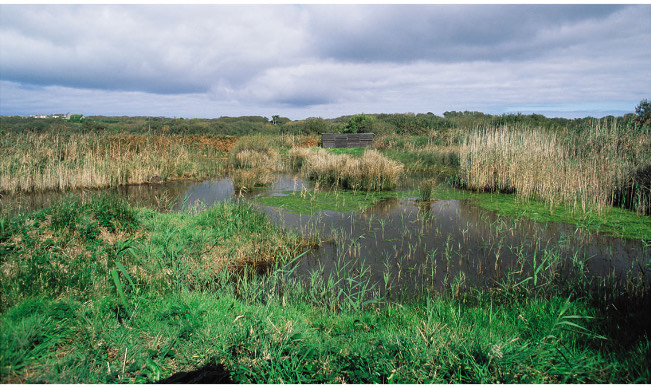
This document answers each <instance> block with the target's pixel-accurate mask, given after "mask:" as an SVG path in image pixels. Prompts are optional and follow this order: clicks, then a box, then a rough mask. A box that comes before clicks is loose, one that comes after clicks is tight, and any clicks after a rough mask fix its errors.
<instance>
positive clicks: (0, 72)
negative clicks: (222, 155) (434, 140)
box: [0, 4, 651, 119]
mask: <svg viewBox="0 0 651 387" xmlns="http://www.w3.org/2000/svg"><path fill="white" fill-rule="evenodd" d="M644 98H647V99H651V5H644V4H641V5H562V4H561V5H438V4H430V5H427V4H425V5H362V4H360V5H320V4H317V5H308V4H303V5H245V6H237V5H224V4H221V5H210V4H208V5H186V6H182V5H103V6H100V5H7V4H3V5H0V114H2V115H14V114H20V115H23V114H36V113H44V114H50V113H59V112H60V113H67V112H71V113H81V114H85V115H97V114H101V115H154V116H167V117H187V118H189V117H205V118H213V117H219V116H226V115H227V116H240V115H262V116H268V117H270V116H271V115H273V114H279V115H281V116H286V117H289V118H291V119H303V118H307V117H323V118H332V117H338V116H341V115H344V114H354V113H361V112H364V113H397V112H398V113H404V112H415V113H426V112H433V113H435V114H438V115H442V113H443V112H444V111H447V110H476V111H483V112H487V113H494V114H501V113H515V112H523V113H530V112H536V113H540V114H545V115H547V116H564V117H577V116H587V115H591V116H597V117H599V116H603V115H607V114H615V115H618V114H625V113H629V112H633V111H634V108H635V106H636V105H637V104H638V103H639V102H640V101H641V100H642V99H644Z"/></svg>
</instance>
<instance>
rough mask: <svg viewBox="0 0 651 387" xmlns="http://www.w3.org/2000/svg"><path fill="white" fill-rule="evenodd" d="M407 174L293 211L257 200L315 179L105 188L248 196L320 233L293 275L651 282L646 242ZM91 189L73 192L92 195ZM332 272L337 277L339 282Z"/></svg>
mask: <svg viewBox="0 0 651 387" xmlns="http://www.w3.org/2000/svg"><path fill="white" fill-rule="evenodd" d="M424 177H425V176H423V175H422V174H410V175H408V176H407V178H405V179H404V180H403V183H402V186H401V187H399V189H398V190H397V191H398V192H397V194H395V195H393V197H390V198H385V199H383V200H380V201H378V202H376V203H374V204H373V205H371V206H370V207H368V208H366V209H364V210H345V211H343V212H340V211H333V210H319V211H313V212H312V213H308V214H305V213H300V212H299V211H294V210H292V209H290V208H284V207H280V206H270V205H264V204H263V203H262V202H261V198H265V197H283V196H287V197H289V196H291V195H292V194H293V195H294V197H296V195H298V194H300V193H303V194H305V193H307V192H310V191H311V190H313V188H314V184H313V183H311V182H308V181H305V180H303V179H301V178H300V177H297V176H293V175H290V174H279V175H278V176H277V177H276V180H275V182H274V183H273V184H272V185H271V186H270V187H268V188H264V189H255V190H252V191H251V192H235V190H234V188H233V183H232V180H231V179H230V178H229V177H222V178H217V179H212V180H207V181H203V182H189V181H181V182H170V183H166V184H160V185H134V186H124V187H118V188H114V189H111V191H113V192H115V193H117V194H119V195H120V196H123V197H124V198H126V199H127V200H128V201H129V202H131V203H133V204H138V205H141V206H147V207H151V208H155V209H158V210H171V211H181V210H184V209H189V208H194V209H200V208H201V207H202V206H206V207H208V206H211V205H213V204H214V203H217V202H220V201H225V200H233V201H236V200H246V201H250V202H252V203H254V205H256V206H257V207H259V208H260V209H261V210H262V211H264V212H265V213H266V214H267V215H268V217H269V218H270V220H271V221H272V222H273V223H275V224H277V225H280V226H281V227H284V228H286V229H288V230H291V231H294V232H298V233H302V234H306V235H313V236H317V237H318V238H319V239H320V240H322V243H321V246H320V247H319V248H318V249H316V250H313V251H310V252H308V253H307V254H306V255H304V256H303V257H301V259H300V260H298V261H297V262H296V266H295V274H296V275H299V276H303V277H305V278H306V280H314V278H315V277H314V276H319V277H321V279H322V280H325V281H327V280H328V279H331V280H332V279H334V280H333V281H334V282H333V283H343V280H348V285H350V284H351V282H350V281H352V278H365V279H368V281H367V282H366V283H367V284H370V286H373V287H374V288H376V289H379V290H381V291H389V292H395V293H401V294H404V293H405V292H407V293H409V292H415V291H426V292H436V291H443V290H451V291H453V292H458V291H462V290H463V289H466V288H474V287H483V286H511V285H514V284H518V283H520V284H521V283H523V282H522V281H524V283H527V284H537V283H538V282H542V281H546V280H552V279H554V280H561V281H568V283H571V282H572V281H573V280H575V279H576V278H577V277H578V278H589V279H594V281H593V282H594V283H595V284H601V285H604V284H610V285H612V286H615V285H621V284H627V283H628V284H630V283H632V282H635V283H637V284H638V286H643V287H644V286H648V284H649V283H650V282H651V270H649V269H651V248H650V247H649V246H648V245H646V244H645V243H644V242H642V241H639V240H633V239H624V238H615V237H610V236H606V235H602V234H599V233H595V232H591V231H585V230H583V229H577V228H576V227H575V226H572V225H567V224H562V223H551V222H550V223H537V222H533V221H530V220H527V219H524V218H520V219H516V218H511V217H503V216H499V215H498V214H497V213H495V212H493V211H488V210H485V209H483V208H481V207H479V206H478V205H476V204H474V203H473V202H472V201H468V200H432V201H429V202H421V201H419V200H418V199H417V198H416V197H414V193H413V191H411V189H412V188H413V187H416V186H417V185H418V183H419V182H420V181H421V180H422V179H423V178H424ZM95 192H97V191H92V190H89V191H80V192H78V193H77V194H78V195H81V196H83V195H92V194H94V193H95ZM62 195H63V194H60V193H58V194H57V193H48V194H33V195H21V196H15V197H4V198H3V199H2V205H3V206H7V205H11V206H13V207H21V208H23V209H29V210H32V209H36V208H40V207H43V206H45V205H47V204H48V203H50V202H52V201H53V200H57V199H59V198H60V197H61V196H62ZM337 281H339V282H337Z"/></svg>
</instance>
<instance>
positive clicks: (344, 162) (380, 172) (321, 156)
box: [289, 148, 404, 191]
mask: <svg viewBox="0 0 651 387" xmlns="http://www.w3.org/2000/svg"><path fill="white" fill-rule="evenodd" d="M289 164H290V167H291V168H292V169H294V170H300V171H301V173H302V174H304V175H305V176H306V177H307V178H309V179H311V180H315V181H318V182H321V183H325V184H328V185H332V186H335V187H339V188H346V189H353V190H363V191H382V190H390V189H393V188H394V187H396V185H397V184H398V179H399V178H400V176H401V175H402V173H403V171H404V166H403V165H402V164H401V163H399V162H397V161H393V160H390V159H388V158H387V157H385V156H383V155H382V154H381V153H380V152H378V151H377V150H374V149H369V150H367V151H365V152H364V154H363V155H362V156H361V157H352V156H350V155H347V154H333V153H329V152H327V151H325V150H323V149H318V150H311V149H305V148H292V149H291V150H290V151H289Z"/></svg>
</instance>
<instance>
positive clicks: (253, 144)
mask: <svg viewBox="0 0 651 387" xmlns="http://www.w3.org/2000/svg"><path fill="white" fill-rule="evenodd" d="M269 140H270V139H269V138H268V137H267V136H247V137H242V138H241V139H240V140H239V141H238V142H237V143H236V144H235V146H234V147H233V149H232V150H231V165H232V166H233V169H234V170H233V173H232V178H233V186H234V187H235V189H236V190H238V191H246V190H249V189H251V188H255V187H264V186H267V185H269V184H271V183H272V182H273V177H274V176H273V174H274V172H276V171H278V170H280V169H281V168H282V164H281V162H280V154H279V152H278V149H277V147H276V146H278V144H275V145H274V144H272V142H271V141H269Z"/></svg>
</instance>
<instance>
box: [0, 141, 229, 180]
mask: <svg viewBox="0 0 651 387" xmlns="http://www.w3.org/2000/svg"><path fill="white" fill-rule="evenodd" d="M0 144H1V145H0V149H1V151H2V152H3V157H2V159H1V160H0V192H7V193H14V192H32V191H45V190H68V189H75V188H99V187H109V186H117V185H123V184H139V183H146V182H158V181H165V180H168V179H179V178H204V177H208V176H212V175H215V174H217V173H219V172H221V171H222V170H223V161H222V160H221V156H222V155H223V149H221V148H223V147H224V146H225V145H224V143H223V142H221V141H219V139H217V138H216V136H191V137H187V136H148V135H117V134H116V135H110V134H107V135H104V134H101V135H100V134H92V133H91V134H83V135H65V134H60V135H59V134H53V133H47V134H7V135H5V136H3V139H2V142H1V143H0ZM226 146H228V144H226Z"/></svg>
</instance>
